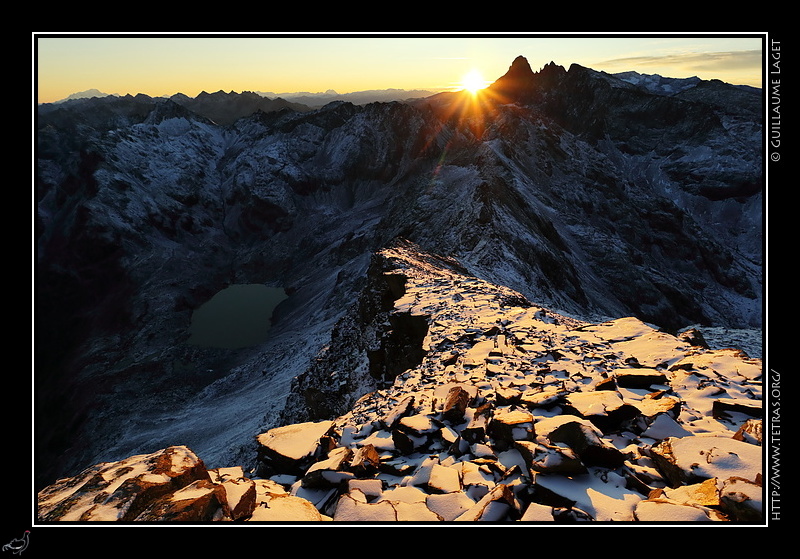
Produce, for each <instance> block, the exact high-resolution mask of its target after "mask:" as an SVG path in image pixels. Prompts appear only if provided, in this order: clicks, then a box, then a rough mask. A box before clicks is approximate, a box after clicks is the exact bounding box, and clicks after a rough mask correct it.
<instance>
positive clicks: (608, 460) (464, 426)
mask: <svg viewBox="0 0 800 559" xmlns="http://www.w3.org/2000/svg"><path fill="white" fill-rule="evenodd" d="M379 258H380V259H381V262H382V270H383V272H382V273H384V274H385V275H386V276H387V277H391V278H393V281H392V282H391V284H392V285H394V286H395V287H396V289H395V290H394V294H393V296H392V299H394V301H393V302H392V301H389V302H388V307H387V309H388V310H387V314H386V318H387V323H391V322H392V320H393V317H395V318H397V317H405V319H408V318H409V317H416V318H417V319H418V320H419V322H420V323H422V324H424V330H423V331H424V338H422V342H421V347H419V348H417V349H418V350H419V357H418V358H415V359H413V362H414V364H413V366H411V367H409V368H407V369H405V370H404V371H402V372H401V373H400V374H399V375H397V376H396V378H394V380H393V382H392V383H391V385H390V386H388V387H383V388H379V389H377V390H375V391H373V392H371V393H369V394H367V395H364V396H363V397H362V398H360V399H359V400H358V401H357V402H356V403H355V404H354V405H353V406H352V409H351V410H350V411H348V412H347V413H345V414H343V415H340V416H338V417H335V418H331V419H327V420H312V421H307V422H301V423H295V424H290V425H286V426H282V427H278V428H275V429H272V430H269V431H267V432H265V433H262V434H259V435H258V436H257V437H256V441H255V442H256V444H255V446H254V454H255V455H256V456H257V464H258V465H257V467H255V468H246V467H243V466H241V465H231V467H229V468H215V469H207V468H206V466H205V465H204V463H203V461H202V459H201V457H198V456H197V455H195V454H194V452H192V450H191V449H189V448H187V447H185V446H180V445H179V443H176V446H172V447H169V448H166V449H162V450H158V451H156V452H154V453H152V454H146V455H138V456H132V457H130V458H127V459H125V460H121V461H119V462H113V463H102V464H98V465H95V466H92V467H90V468H87V469H86V470H84V471H83V472H82V473H80V474H78V475H77V476H74V477H71V478H67V479H61V480H59V481H57V482H56V483H54V484H52V485H50V486H49V487H47V488H45V489H43V490H42V491H41V492H39V494H38V520H39V521H41V522H48V521H113V522H119V521H126V522H128V521H131V522H133V521H135V522H153V521H155V522H165V521H173V522H190V523H199V522H213V521H228V522H230V521H233V522H288V523H298V522H317V521H332V522H340V523H361V522H373V523H374V522H389V523H394V522H398V521H399V522H407V523H429V522H433V523H441V522H450V521H454V522H476V521H481V522H548V523H553V522H556V523H559V522H561V523H564V522H578V521H599V522H605V521H615V522H653V523H672V522H691V523H694V522H714V521H722V522H738V523H760V522H761V521H762V520H763V512H762V483H761V478H762V447H761V419H760V418H761V415H762V409H761V403H762V399H761V395H762V384H761V379H762V363H761V360H759V359H753V358H750V357H748V356H747V355H746V354H744V353H743V352H742V351H739V350H735V349H722V350H712V349H709V348H708V347H707V346H706V344H705V343H704V342H703V340H702V336H700V335H699V334H698V333H697V332H695V331H690V332H687V333H684V334H683V335H680V336H677V337H676V336H673V335H670V334H667V333H664V332H661V331H658V330H656V329H654V328H652V327H650V326H648V325H647V324H645V323H643V322H641V321H640V320H637V319H635V318H621V319H618V320H611V321H607V322H602V323H586V322H581V321H577V320H574V319H571V318H568V317H565V316H562V315H559V314H556V313H554V312H552V311H550V310H547V309H543V308H539V307H536V306H535V305H533V304H531V303H530V302H528V301H526V300H525V299H524V298H523V297H522V296H520V295H519V294H518V293H516V292H514V291H511V290H509V289H507V288H503V287H499V286H496V285H493V284H489V283H486V282H484V281H481V280H479V279H476V278H474V277H471V276H469V275H465V274H464V273H462V272H460V271H459V268H458V267H456V266H453V265H451V263H450V262H448V261H447V260H444V259H439V258H435V257H431V256H428V255H423V254H420V253H419V252H417V251H416V250H415V249H414V248H413V247H412V246H410V245H404V244H399V245H397V246H395V247H394V248H392V249H388V250H385V251H383V252H382V253H381V254H380V255H379ZM405 323H408V321H407V320H406V321H405ZM332 343H333V342H332ZM411 350H412V348H411V347H410V346H409V347H408V348H407V351H409V352H411ZM384 369H385V368H384ZM336 376H337V375H331V378H330V379H329V382H330V384H331V385H335V384H336V383H338V382H340V381H341V379H340V378H335V377H336ZM342 378H347V375H344V374H343V376H342Z"/></svg>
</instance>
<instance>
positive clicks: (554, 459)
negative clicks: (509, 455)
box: [516, 441, 586, 475]
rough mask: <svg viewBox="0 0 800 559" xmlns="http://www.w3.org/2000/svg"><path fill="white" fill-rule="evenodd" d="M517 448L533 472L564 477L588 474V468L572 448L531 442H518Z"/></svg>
mask: <svg viewBox="0 0 800 559" xmlns="http://www.w3.org/2000/svg"><path fill="white" fill-rule="evenodd" d="M516 448H517V449H518V450H519V451H520V454H521V455H522V457H523V459H524V460H525V464H526V465H527V467H528V469H529V470H530V471H532V472H540V473H553V474H564V475H577V474H583V473H586V466H585V465H584V463H583V462H581V460H580V458H579V457H578V455H577V454H576V453H575V452H574V451H573V450H572V449H571V448H565V447H563V446H558V445H548V444H543V443H534V442H530V441H517V442H516Z"/></svg>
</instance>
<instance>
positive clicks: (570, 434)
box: [535, 416, 625, 468]
mask: <svg viewBox="0 0 800 559" xmlns="http://www.w3.org/2000/svg"><path fill="white" fill-rule="evenodd" d="M535 427H536V430H537V432H540V434H542V435H544V436H546V437H547V439H548V440H549V441H550V443H551V444H558V443H563V444H565V445H567V446H568V447H569V448H570V449H572V450H573V451H574V452H575V454H577V455H578V457H579V458H580V460H581V462H583V463H584V464H585V465H586V466H603V467H609V468H614V467H617V466H620V465H622V464H623V462H624V461H625V455H624V454H623V453H622V452H620V451H619V450H618V449H617V448H615V447H614V446H612V445H611V444H610V443H608V442H607V441H605V440H604V439H602V438H601V437H602V433H601V432H600V430H599V429H598V428H597V427H595V426H594V425H593V424H592V423H591V422H590V421H588V420H585V419H579V418H576V417H569V416H561V417H555V418H552V420H545V421H539V422H537V423H536V426H535Z"/></svg>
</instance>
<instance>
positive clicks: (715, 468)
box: [649, 435, 762, 487]
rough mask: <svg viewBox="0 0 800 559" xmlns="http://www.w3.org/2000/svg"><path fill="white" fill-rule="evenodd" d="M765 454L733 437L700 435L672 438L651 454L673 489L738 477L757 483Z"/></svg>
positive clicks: (758, 448) (651, 451)
mask: <svg viewBox="0 0 800 559" xmlns="http://www.w3.org/2000/svg"><path fill="white" fill-rule="evenodd" d="M761 454H762V453H761V447H759V446H756V445H753V444H750V443H746V442H743V441H739V440H736V439H734V438H731V437H715V436H699V435H695V436H688V437H668V438H666V439H664V440H663V441H661V442H660V443H658V444H657V445H656V446H654V447H652V448H651V449H650V451H649V455H650V457H651V458H652V459H653V461H654V462H655V464H656V466H657V467H658V469H659V470H660V471H661V473H662V474H663V476H664V478H665V479H666V480H668V482H669V484H670V485H671V486H672V487H678V486H680V485H686V484H692V483H697V482H700V481H703V480H706V479H710V478H718V479H723V480H724V479H728V478H729V477H734V476H736V477H739V478H743V479H746V480H750V481H753V482H755V480H756V479H757V478H758V477H759V476H760V475H761V460H762V456H761Z"/></svg>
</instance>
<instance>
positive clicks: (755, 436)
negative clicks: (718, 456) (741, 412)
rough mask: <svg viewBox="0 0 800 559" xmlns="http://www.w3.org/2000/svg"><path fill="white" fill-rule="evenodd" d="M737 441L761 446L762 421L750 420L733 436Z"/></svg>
mask: <svg viewBox="0 0 800 559" xmlns="http://www.w3.org/2000/svg"><path fill="white" fill-rule="evenodd" d="M733 438H734V439H736V440H737V441H744V442H746V443H750V444H758V445H760V444H761V442H762V420H760V419H748V420H747V421H745V422H744V423H742V425H741V427H739V430H738V431H736V433H735V434H734V435H733Z"/></svg>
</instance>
